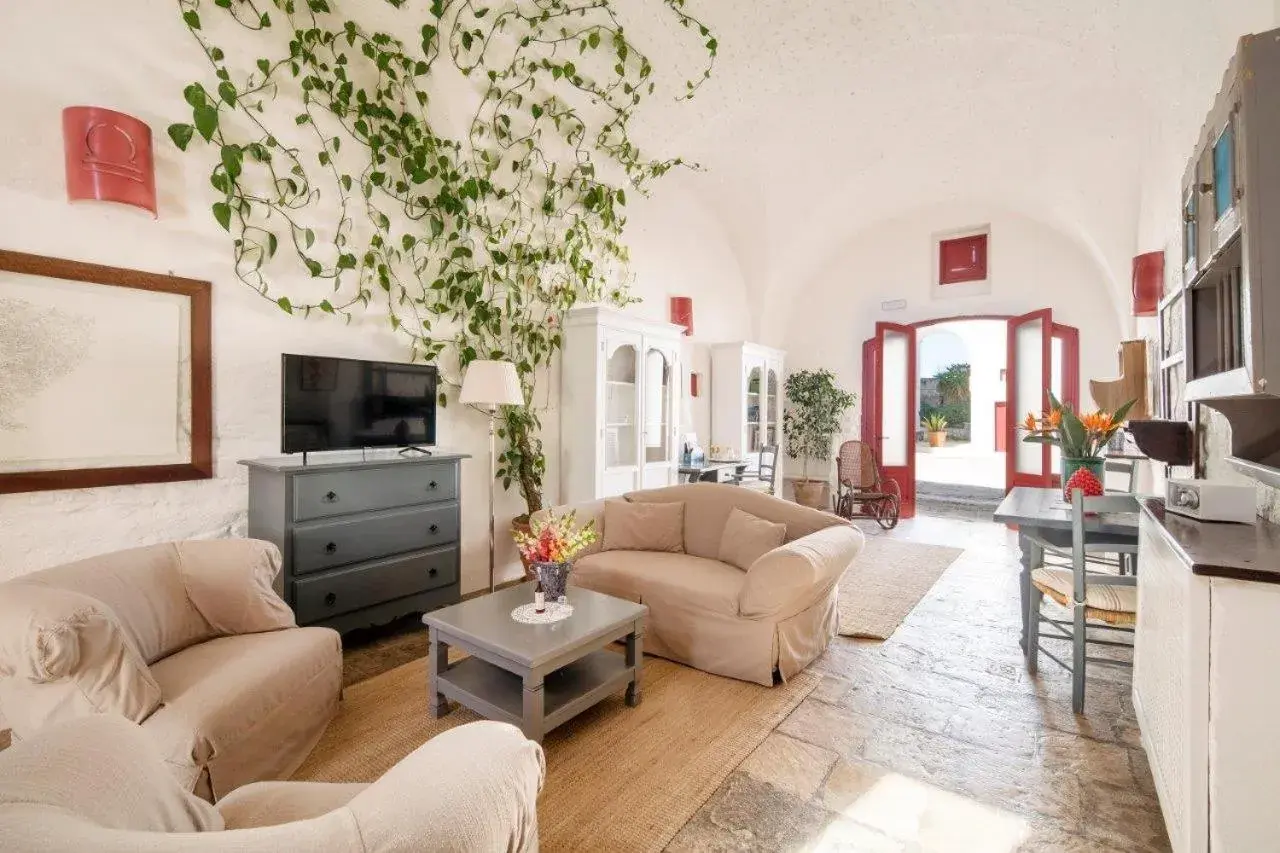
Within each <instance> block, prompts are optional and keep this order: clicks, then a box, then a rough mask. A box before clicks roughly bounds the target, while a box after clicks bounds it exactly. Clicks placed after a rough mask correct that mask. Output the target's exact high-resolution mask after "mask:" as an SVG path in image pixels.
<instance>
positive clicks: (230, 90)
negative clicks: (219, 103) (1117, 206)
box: [218, 81, 236, 107]
mask: <svg viewBox="0 0 1280 853" xmlns="http://www.w3.org/2000/svg"><path fill="white" fill-rule="evenodd" d="M218 97H220V98H222V100H224V101H226V102H227V103H228V104H230V105H231V106H233V107H234V106H235V105H236V87H235V86H234V85H233V84H231V83H228V82H226V81H223V82H222V83H219V84H218Z"/></svg>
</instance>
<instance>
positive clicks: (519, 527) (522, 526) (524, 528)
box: [511, 516, 538, 581]
mask: <svg viewBox="0 0 1280 853" xmlns="http://www.w3.org/2000/svg"><path fill="white" fill-rule="evenodd" d="M511 532H512V533H517V532H519V533H525V534H527V533H529V518H528V516H526V517H525V518H523V519H519V518H517V519H514V520H512V522H511ZM520 565H522V566H524V579H525V580H527V581H531V580H533V579H534V578H536V577H537V576H538V573H537V571H536V570H535V569H534V568H533V564H532V563H530V562H529V561H528V560H526V559H525V558H524V554H521V555H520Z"/></svg>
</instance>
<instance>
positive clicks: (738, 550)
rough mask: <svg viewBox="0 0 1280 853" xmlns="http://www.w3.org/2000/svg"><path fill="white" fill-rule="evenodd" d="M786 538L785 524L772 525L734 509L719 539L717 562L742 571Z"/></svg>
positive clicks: (770, 522)
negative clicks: (718, 559) (718, 558)
mask: <svg viewBox="0 0 1280 853" xmlns="http://www.w3.org/2000/svg"><path fill="white" fill-rule="evenodd" d="M786 538H787V526H786V525H785V524H775V523H774V522H772V521H766V520H765V519H763V518H760V517H759V516H756V515H752V514H751V513H749V512H744V511H743V510H740V509H738V508H737V507H734V508H733V512H731V513H729V520H728V522H726V523H725V526H724V533H723V534H722V535H721V536H720V561H721V562H722V563H728V564H729V565H731V566H737V567H738V568H740V569H742V570H743V571H744V572H745V571H746V570H747V569H749V568H751V564H752V563H754V562H755V561H756V560H758V559H760V558H761V557H762V556H764V555H765V554H767V553H769V552H770V551H772V550H773V549H774V548H777V547H778V546H779V545H781V544H782V543H783V542H784V541H785V540H786Z"/></svg>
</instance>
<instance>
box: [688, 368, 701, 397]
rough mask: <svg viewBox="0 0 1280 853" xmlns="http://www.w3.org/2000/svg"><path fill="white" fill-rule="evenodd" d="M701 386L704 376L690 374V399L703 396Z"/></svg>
mask: <svg viewBox="0 0 1280 853" xmlns="http://www.w3.org/2000/svg"><path fill="white" fill-rule="evenodd" d="M701 385H702V374H701V373H690V374H689V396H690V397H700V396H702V393H701V392H702V388H701Z"/></svg>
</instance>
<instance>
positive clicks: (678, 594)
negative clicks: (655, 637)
mask: <svg viewBox="0 0 1280 853" xmlns="http://www.w3.org/2000/svg"><path fill="white" fill-rule="evenodd" d="M569 577H570V581H571V582H572V583H573V584H575V585H577V586H582V587H586V588H587V589H592V590H595V591H596V592H603V593H605V594H606V595H615V596H617V597H619V598H626V599H629V600H631V601H639V602H642V603H643V602H647V601H649V600H652V599H660V600H663V601H680V602H683V603H684V604H685V605H686V606H688V607H694V608H698V609H701V610H709V611H711V612H714V613H723V614H727V615H730V616H736V615H737V613H738V599H739V597H740V596H741V594H742V587H743V584H745V583H746V575H745V574H744V573H743V572H741V571H739V570H738V569H736V568H734V567H733V566H730V565H728V564H726V563H722V562H720V561H719V560H708V559H706V558H704V557H693V556H690V555H689V554H672V553H665V552H660V551H602V552H601V553H599V554H592V555H591V556H590V557H583V558H581V559H579V560H578V561H577V562H576V563H574V567H573V573H572V574H571V575H570V576H569Z"/></svg>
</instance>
